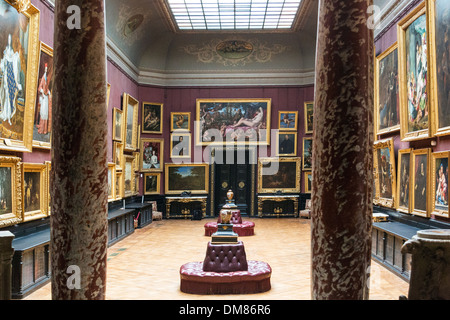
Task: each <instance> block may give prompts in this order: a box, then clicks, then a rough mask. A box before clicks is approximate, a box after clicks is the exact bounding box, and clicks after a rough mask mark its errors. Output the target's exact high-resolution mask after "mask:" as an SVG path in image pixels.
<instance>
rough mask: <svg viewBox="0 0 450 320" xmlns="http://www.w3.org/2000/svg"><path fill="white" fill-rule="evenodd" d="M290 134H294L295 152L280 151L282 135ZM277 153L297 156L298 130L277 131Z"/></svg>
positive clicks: (283, 155) (284, 155)
mask: <svg viewBox="0 0 450 320" xmlns="http://www.w3.org/2000/svg"><path fill="white" fill-rule="evenodd" d="M283 134H288V135H291V134H292V135H294V152H293V153H280V145H279V139H280V135H283ZM275 137H276V140H275V155H276V156H282V157H295V156H297V144H298V142H297V132H293V131H277V132H275Z"/></svg>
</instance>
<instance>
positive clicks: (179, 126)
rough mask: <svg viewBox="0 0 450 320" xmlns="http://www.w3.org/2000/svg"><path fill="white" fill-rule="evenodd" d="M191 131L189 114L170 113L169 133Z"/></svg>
mask: <svg viewBox="0 0 450 320" xmlns="http://www.w3.org/2000/svg"><path fill="white" fill-rule="evenodd" d="M175 130H185V131H190V130H191V113H190V112H171V113H170V131H175Z"/></svg>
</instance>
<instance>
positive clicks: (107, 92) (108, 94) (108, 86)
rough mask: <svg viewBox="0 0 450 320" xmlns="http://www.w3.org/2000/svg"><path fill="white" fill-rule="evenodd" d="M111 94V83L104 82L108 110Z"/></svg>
mask: <svg viewBox="0 0 450 320" xmlns="http://www.w3.org/2000/svg"><path fill="white" fill-rule="evenodd" d="M110 94H111V84H110V83H107V84H106V110H108V107H109V96H110Z"/></svg>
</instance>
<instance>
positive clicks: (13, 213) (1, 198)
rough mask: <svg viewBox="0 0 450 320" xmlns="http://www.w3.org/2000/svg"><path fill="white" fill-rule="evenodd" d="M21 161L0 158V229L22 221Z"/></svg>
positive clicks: (9, 157) (5, 157)
mask: <svg viewBox="0 0 450 320" xmlns="http://www.w3.org/2000/svg"><path fill="white" fill-rule="evenodd" d="M20 161H21V159H20V158H18V157H11V156H0V227H6V226H10V225H14V224H17V223H20V222H22V221H23V216H22V212H23V208H22V203H23V202H22V199H23V197H22V190H21V189H22V188H21V180H22V166H21V164H20Z"/></svg>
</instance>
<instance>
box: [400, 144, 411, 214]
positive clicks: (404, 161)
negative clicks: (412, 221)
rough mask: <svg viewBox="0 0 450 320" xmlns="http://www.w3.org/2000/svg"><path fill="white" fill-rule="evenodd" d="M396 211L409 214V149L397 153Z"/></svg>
mask: <svg viewBox="0 0 450 320" xmlns="http://www.w3.org/2000/svg"><path fill="white" fill-rule="evenodd" d="M397 176H398V182H397V211H400V212H403V213H410V212H411V193H410V192H411V149H402V150H399V151H398V174H397Z"/></svg>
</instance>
